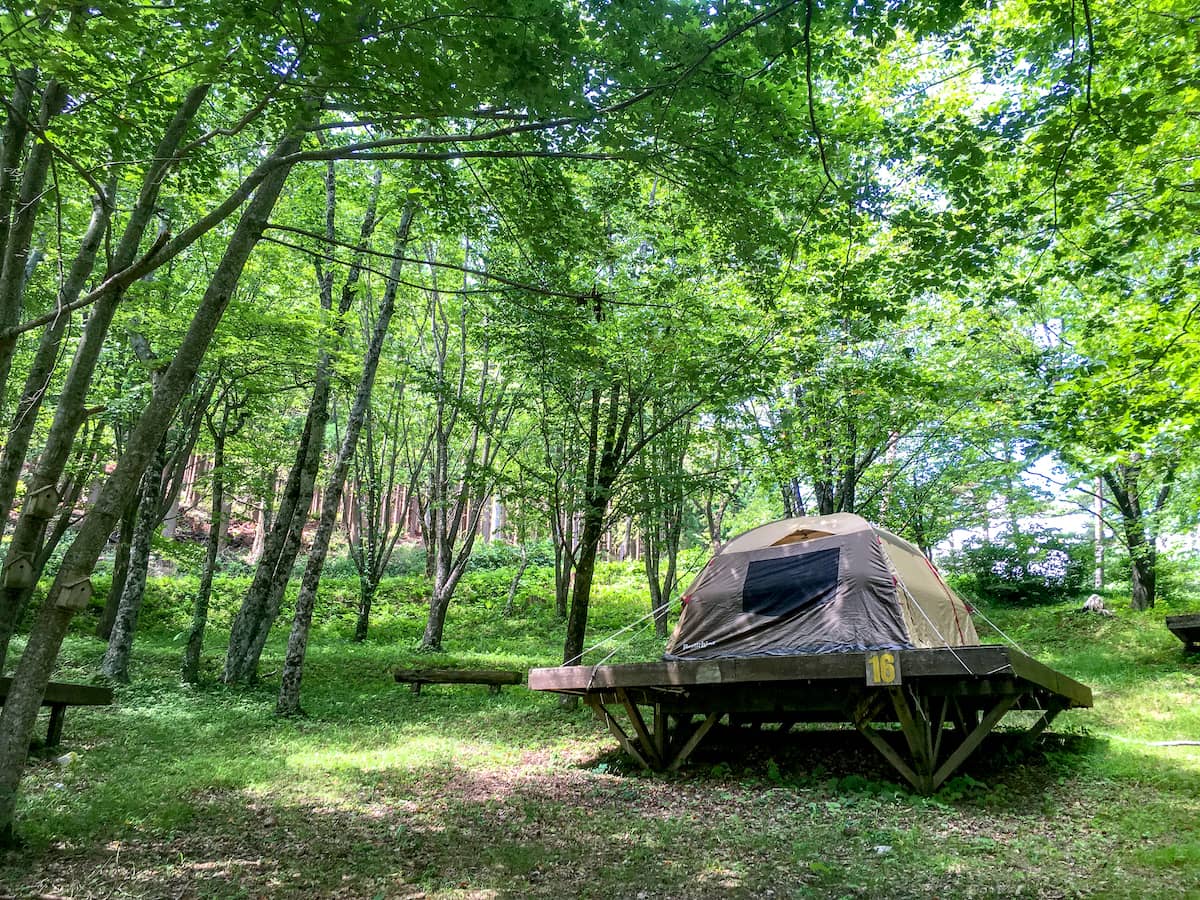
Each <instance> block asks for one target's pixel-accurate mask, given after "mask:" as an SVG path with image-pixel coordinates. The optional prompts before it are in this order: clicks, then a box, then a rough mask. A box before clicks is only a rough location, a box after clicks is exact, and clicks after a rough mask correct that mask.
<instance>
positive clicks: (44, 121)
mask: <svg viewBox="0 0 1200 900" xmlns="http://www.w3.org/2000/svg"><path fill="white" fill-rule="evenodd" d="M66 99H67V92H66V88H65V87H64V86H63V85H62V84H61V83H60V82H58V81H56V80H55V79H51V80H50V81H49V82H47V84H46V87H45V90H43V91H42V103H41V109H40V110H39V111H38V121H37V124H38V128H39V130H45V129H46V128H47V127H48V126H49V124H50V120H51V119H53V118H54V117H55V116H56V115H58V113H59V112H60V111H61V110H62V107H63V104H64V103H65V102H66ZM53 155H54V152H53V150H52V149H51V147H50V145H49V144H47V143H46V142H45V141H35V142H34V144H33V146H32V147H31V148H30V149H29V155H28V156H27V157H26V159H25V171H24V172H23V174H22V176H21V190H20V193H19V194H18V196H17V205H16V208H15V210H14V215H13V218H12V223H11V225H10V226H9V229H8V234H7V235H6V240H5V244H4V262H3V266H2V267H0V331H2V330H5V329H8V328H11V327H12V326H14V325H16V324H17V322H18V321H19V320H20V317H21V310H22V308H23V307H24V298H25V279H26V274H27V270H26V263H27V261H28V259H29V242H30V240H31V238H32V237H33V227H34V225H35V224H36V222H37V216H38V210H39V209H40V207H41V202H42V197H43V195H44V191H43V188H44V187H45V185H46V173H47V172H48V171H49V170H50V160H51V158H52V157H53ZM16 344H17V342H16V340H15V339H10V340H6V341H0V409H2V408H3V407H4V401H5V398H6V396H7V389H8V375H9V371H10V369H11V368H12V360H13V353H14V351H15V350H16Z"/></svg>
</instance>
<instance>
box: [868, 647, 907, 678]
mask: <svg viewBox="0 0 1200 900" xmlns="http://www.w3.org/2000/svg"><path fill="white" fill-rule="evenodd" d="M899 683H900V658H899V657H898V656H897V655H896V653H895V652H894V651H892V650H882V651H880V652H878V653H868V654H867V684H899Z"/></svg>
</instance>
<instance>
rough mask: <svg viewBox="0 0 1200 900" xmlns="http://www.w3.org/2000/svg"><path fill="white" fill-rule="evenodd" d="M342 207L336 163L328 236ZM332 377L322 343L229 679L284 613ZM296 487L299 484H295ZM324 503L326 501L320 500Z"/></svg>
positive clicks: (325, 290)
mask: <svg viewBox="0 0 1200 900" xmlns="http://www.w3.org/2000/svg"><path fill="white" fill-rule="evenodd" d="M379 183H380V182H379V177H378V175H377V176H376V178H375V180H374V184H373V191H372V194H371V198H370V200H369V201H368V203H367V209H366V211H365V213H364V215H363V220H362V225H361V227H360V230H359V244H358V249H357V250H356V254H355V258H354V260H353V262H352V263H351V266H350V271H349V272H348V273H347V275H346V280H345V282H344V283H343V284H342V293H341V300H340V303H339V305H338V309H337V318H336V320H335V322H334V336H335V340H336V339H340V338H341V336H342V335H343V334H344V331H345V324H344V318H345V315H346V313H347V312H348V311H349V309H350V306H351V304H352V303H353V300H354V295H355V287H356V285H357V282H358V279H359V276H360V274H361V271H362V264H361V255H362V251H363V250H365V248H366V246H367V244H368V242H369V240H370V237H371V234H372V233H373V232H374V228H375V208H376V207H375V204H376V202H377V200H378V196H379ZM335 210H336V177H335V172H334V166H333V163H332V162H330V163H329V164H328V165H327V166H326V170H325V216H326V237H328V238H329V239H330V240H333V239H334V238H335V237H336V235H335V234H334V212H335ZM317 280H318V284H319V287H320V293H321V307H322V309H324V310H326V311H327V312H328V311H331V310H332V309H333V274H332V273H326V272H323V270H322V269H320V268H319V267H318V275H317ZM331 377H332V365H331V354H330V351H329V349H328V348H322V350H321V353H320V355H319V357H318V360H317V369H316V375H315V378H314V386H313V396H312V401H311V403H310V404H309V412H308V420H307V421H306V423H305V435H306V439H305V441H304V442H303V445H302V447H301V450H300V452H298V453H297V457H296V463H295V464H294V465H293V467H292V472H291V473H290V474H289V476H288V489H287V490H286V491H285V493H284V498H283V501H282V502H281V503H280V506H279V511H278V515H277V516H276V519H275V526H274V528H273V529H272V533H271V536H270V538H268V540H267V544H266V547H265V549H264V551H263V556H262V558H261V559H260V560H259V563H258V566H257V568H256V569H255V572H254V581H253V582H252V583H251V585H250V590H249V591H247V592H246V597H245V598H244V600H243V601H242V606H241V608H240V609H239V610H238V614H237V616H236V618H235V619H234V622H233V627H232V629H231V631H230V635H229V649H228V651H227V652H226V655H225V670H224V673H223V675H222V680H223V681H225V682H226V683H234V682H247V681H252V680H254V678H255V677H256V675H257V672H258V662H259V659H260V658H261V657H262V651H263V648H264V647H265V646H266V644H267V638H268V637H269V636H270V633H271V627H272V625H274V623H275V619H276V618H277V617H278V616H279V609H280V606H281V605H282V603H283V595H284V592H285V591H286V590H287V584H288V581H289V580H290V579H291V575H292V566H293V565H294V564H295V562H296V557H297V556H298V555H299V553H300V547H301V543H302V540H303V537H304V526H305V525H306V524H307V522H308V517H309V513H310V511H311V509H312V506H313V503H314V490H315V488H316V481H317V475H318V472H319V470H320V467H321V456H322V453H323V451H324V449H325V443H324V442H325V426H326V424H327V423H328V421H329V389H330V379H331ZM293 488H294V490H293ZM318 508H320V506H319V505H318Z"/></svg>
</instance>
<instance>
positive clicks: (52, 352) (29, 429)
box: [0, 179, 116, 525]
mask: <svg viewBox="0 0 1200 900" xmlns="http://www.w3.org/2000/svg"><path fill="white" fill-rule="evenodd" d="M115 198H116V180H115V179H113V180H112V181H110V182H109V186H108V195H107V196H106V197H99V198H96V200H95V201H94V203H93V206H92V218H91V220H90V221H89V222H88V227H87V231H86V232H85V233H84V236H83V240H82V242H81V243H80V247H79V251H78V253H76V255H75V260H74V262H72V264H71V270H70V272H69V273H68V274H67V278H66V280H65V281H64V282H63V285H62V287H61V288H60V289H59V292H58V298H57V308H58V309H60V310H61V309H63V308H64V307H66V306H68V305H69V304H71V303H73V302H74V301H75V300H77V299H79V294H80V292H81V291H82V290H83V287H84V284H85V283H86V282H87V278H88V276H89V275H90V274H91V272H92V269H93V268H94V266H95V263H96V251H97V250H99V248H100V242H101V240H102V239H103V237H104V235H105V233H106V232H107V230H108V224H109V220H110V219H111V218H112V210H113V201H114V200H115ZM70 322H71V315H70V313H65V312H64V313H61V314H60V315H59V316H57V317H56V318H55V319H54V321H52V322H51V323H50V326H49V327H48V328H46V329H45V330H44V331H43V332H42V336H41V339H40V340H39V342H38V349H37V353H36V354H35V355H34V358H33V363H32V364H31V365H30V367H29V372H28V374H27V375H26V376H25V388H24V390H23V391H22V392H21V399H20V401H19V402H18V403H17V411H16V414H15V416H14V418H13V424H12V427H11V428H10V429H9V432H8V441H7V442H6V443H5V445H4V453H3V456H0V523H3V524H4V525H7V523H8V516H9V513H11V512H12V507H13V498H14V497H15V496H16V493H17V482H18V481H20V478H21V467H22V466H23V465H24V463H25V456H26V454H27V453H28V452H29V441H30V439H31V438H32V436H33V431H34V427H35V426H36V425H37V417H38V412H39V411H40V410H41V407H42V400H43V399H44V398H45V396H46V393H47V391H48V389H49V387H50V379H51V377H52V376H53V374H54V367H55V365H56V364H57V363H58V355H59V345H60V344H61V343H62V338H63V334H64V333H65V332H66V330H67V325H69V324H70Z"/></svg>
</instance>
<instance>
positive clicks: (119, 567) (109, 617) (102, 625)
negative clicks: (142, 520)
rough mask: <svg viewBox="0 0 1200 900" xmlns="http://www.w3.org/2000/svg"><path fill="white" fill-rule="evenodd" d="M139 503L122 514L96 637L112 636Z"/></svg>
mask: <svg viewBox="0 0 1200 900" xmlns="http://www.w3.org/2000/svg"><path fill="white" fill-rule="evenodd" d="M138 505H139V504H137V503H130V504H129V508H128V509H126V510H125V512H124V513H123V514H122V515H121V530H120V533H119V535H118V537H117V548H116V552H115V553H114V554H113V576H112V585H111V586H110V587H109V589H108V597H107V598H105V601H104V609H103V610H102V611H101V613H100V621H99V622H97V623H96V637H98V638H101V639H102V640H105V641H107V640H108V639H109V638H110V637H111V636H112V629H113V623H114V622H115V621H116V620H117V607H118V606H120V605H121V595H122V594H123V593H124V592H125V582H126V580H128V578H129V556H130V553H131V551H132V549H133V529H134V526H135V524H136V523H137V511H138Z"/></svg>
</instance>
